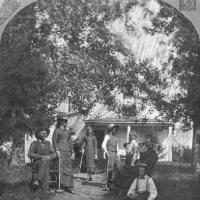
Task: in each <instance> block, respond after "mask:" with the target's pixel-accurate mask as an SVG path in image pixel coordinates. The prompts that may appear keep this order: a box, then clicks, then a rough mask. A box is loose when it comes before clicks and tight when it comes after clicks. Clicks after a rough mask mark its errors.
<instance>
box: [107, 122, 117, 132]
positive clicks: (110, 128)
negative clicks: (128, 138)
mask: <svg viewBox="0 0 200 200" xmlns="http://www.w3.org/2000/svg"><path fill="white" fill-rule="evenodd" d="M114 128H118V125H117V124H109V125H108V127H107V131H108V133H110V132H111V131H112V130H113V129H114Z"/></svg>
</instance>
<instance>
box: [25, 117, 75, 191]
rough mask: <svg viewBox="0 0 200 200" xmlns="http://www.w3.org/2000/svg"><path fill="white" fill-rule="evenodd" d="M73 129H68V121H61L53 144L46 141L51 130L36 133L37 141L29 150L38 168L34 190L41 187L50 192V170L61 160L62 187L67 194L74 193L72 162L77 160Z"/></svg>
mask: <svg viewBox="0 0 200 200" xmlns="http://www.w3.org/2000/svg"><path fill="white" fill-rule="evenodd" d="M72 134H73V132H72V129H70V128H68V127H67V120H63V119H59V120H58V121H57V126H56V129H55V131H54V133H53V137H52V144H51V143H50V142H49V141H46V138H47V136H48V135H49V129H43V128H42V129H39V130H38V131H36V133H35V137H36V138H37V141H34V142H33V143H32V144H31V146H30V149H29V152H28V156H29V157H30V158H31V159H33V164H34V165H35V166H36V168H37V171H38V173H37V177H36V178H35V180H34V182H33V184H32V185H33V188H34V189H35V190H37V189H38V188H39V187H40V188H41V189H42V190H43V191H45V192H48V191H49V170H50V168H51V166H52V165H53V164H54V162H56V161H57V160H59V162H60V170H59V171H60V180H59V181H60V185H61V188H62V189H63V190H65V191H66V192H69V193H72V188H73V173H72V160H74V159H75V153H74V148H73V144H72V138H71V136H72Z"/></svg>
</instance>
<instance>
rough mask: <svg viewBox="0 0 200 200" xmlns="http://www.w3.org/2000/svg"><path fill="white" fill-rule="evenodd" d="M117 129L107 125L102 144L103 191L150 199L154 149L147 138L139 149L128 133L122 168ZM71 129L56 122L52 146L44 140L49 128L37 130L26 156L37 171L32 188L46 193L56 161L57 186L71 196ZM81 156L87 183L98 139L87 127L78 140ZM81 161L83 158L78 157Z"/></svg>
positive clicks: (64, 122)
mask: <svg viewBox="0 0 200 200" xmlns="http://www.w3.org/2000/svg"><path fill="white" fill-rule="evenodd" d="M117 131H118V126H117V125H114V124H110V125H108V127H107V129H106V134H105V137H104V140H103V143H102V149H103V151H104V154H105V158H106V159H107V166H106V169H107V173H106V184H105V188H104V190H113V191H118V192H119V194H120V195H121V194H125V195H126V197H125V198H126V199H132V200H153V199H155V197H156V196H157V190H156V186H155V184H154V181H153V179H152V178H151V172H152V169H153V167H154V165H155V162H156V160H157V154H156V153H155V151H154V150H153V147H152V142H151V138H150V137H148V138H147V139H146V141H145V143H144V144H143V145H142V146H141V147H140V146H139V145H138V143H137V141H136V140H137V137H136V135H135V134H133V133H130V134H129V142H128V143H125V144H124V148H125V149H126V161H125V165H124V166H121V164H120V157H119V150H118V140H117V138H116V136H115V134H116V133H117ZM72 134H73V132H72V130H71V129H70V128H69V127H68V126H67V120H61V119H60V120H58V122H57V127H56V129H55V131H54V133H53V137H52V145H51V143H50V142H49V141H46V138H47V136H48V135H49V129H39V130H38V131H37V132H36V134H35V136H36V138H37V141H34V142H33V143H32V144H31V146H30V149H29V152H28V156H29V157H30V158H31V159H33V162H34V165H35V166H36V167H37V169H38V173H37V177H36V178H35V180H34V182H33V187H34V188H35V189H38V188H39V187H41V188H42V189H43V190H44V191H48V190H49V169H50V167H51V165H52V164H53V162H54V161H55V160H59V162H60V165H59V166H60V170H59V171H60V176H59V177H60V180H59V181H60V186H61V188H62V189H64V190H65V191H66V192H69V193H72V189H73V173H72V160H74V159H75V152H74V148H73V144H72V137H71V136H72ZM80 144H81V152H82V155H85V158H86V171H87V173H88V178H89V181H92V174H94V172H95V159H97V139H96V136H95V133H94V131H93V128H92V127H91V126H87V127H86V134H85V135H84V137H83V138H82V139H81V141H80ZM81 161H82V157H81Z"/></svg>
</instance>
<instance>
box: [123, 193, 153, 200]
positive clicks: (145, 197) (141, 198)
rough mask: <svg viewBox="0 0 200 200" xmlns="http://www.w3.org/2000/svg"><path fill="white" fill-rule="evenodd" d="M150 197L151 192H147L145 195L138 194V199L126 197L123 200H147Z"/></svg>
mask: <svg viewBox="0 0 200 200" xmlns="http://www.w3.org/2000/svg"><path fill="white" fill-rule="evenodd" d="M148 197H149V192H145V193H140V194H137V197H135V198H131V197H125V199H123V200H147V199H148Z"/></svg>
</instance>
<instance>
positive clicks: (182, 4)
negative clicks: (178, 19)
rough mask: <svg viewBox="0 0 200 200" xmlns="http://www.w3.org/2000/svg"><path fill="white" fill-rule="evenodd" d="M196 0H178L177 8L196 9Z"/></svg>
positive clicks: (184, 9)
mask: <svg viewBox="0 0 200 200" xmlns="http://www.w3.org/2000/svg"><path fill="white" fill-rule="evenodd" d="M196 1H197V0H179V9H180V10H182V11H194V10H196V5H197V2H196Z"/></svg>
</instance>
